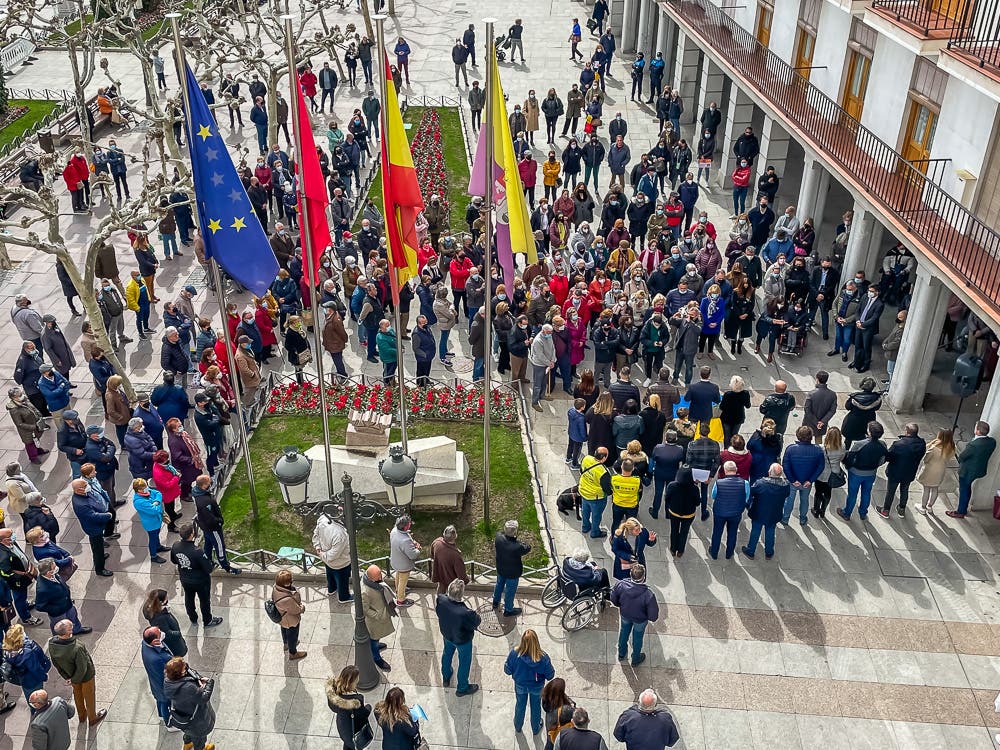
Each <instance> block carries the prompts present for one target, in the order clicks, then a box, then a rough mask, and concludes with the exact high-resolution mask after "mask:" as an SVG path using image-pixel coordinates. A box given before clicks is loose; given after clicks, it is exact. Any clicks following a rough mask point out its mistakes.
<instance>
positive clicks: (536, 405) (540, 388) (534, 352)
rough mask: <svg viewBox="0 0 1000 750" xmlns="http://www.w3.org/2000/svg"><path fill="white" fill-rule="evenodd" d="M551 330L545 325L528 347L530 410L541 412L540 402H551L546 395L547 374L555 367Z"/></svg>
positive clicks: (550, 397)
mask: <svg viewBox="0 0 1000 750" xmlns="http://www.w3.org/2000/svg"><path fill="white" fill-rule="evenodd" d="M552 331H553V328H552V326H551V325H550V324H548V323H546V324H545V325H543V326H542V328H541V331H540V332H539V334H538V335H537V336H535V337H534V338H533V339H532V341H531V345H530V346H529V347H528V362H529V363H531V408H532V409H534V410H535V411H542V407H541V401H542V400H543V399H544V400H545V401H551V400H552V396H550V395H548V394H547V393H546V384H547V382H548V373H549V371H550V370H552V369H553V368H554V367H555V365H556V348H555V342H553V340H552Z"/></svg>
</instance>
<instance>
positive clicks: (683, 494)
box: [664, 466, 701, 558]
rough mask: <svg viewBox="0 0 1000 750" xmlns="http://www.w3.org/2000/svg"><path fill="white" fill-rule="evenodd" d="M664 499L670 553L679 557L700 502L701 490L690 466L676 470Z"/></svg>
mask: <svg viewBox="0 0 1000 750" xmlns="http://www.w3.org/2000/svg"><path fill="white" fill-rule="evenodd" d="M664 501H665V503H666V507H667V515H668V516H669V517H670V554H671V556H673V557H677V558H680V557H683V555H684V547H685V546H686V545H687V538H688V532H689V531H690V530H691V523H692V522H693V521H694V516H695V513H697V511H698V506H699V505H700V504H701V492H700V490H699V489H698V485H697V484H695V481H694V478H693V477H692V475H691V468H690V467H688V466H681V468H680V469H678V470H677V477H676V478H675V479H674V481H672V482H671V483H670V484H668V485H667V489H666V492H665V493H664Z"/></svg>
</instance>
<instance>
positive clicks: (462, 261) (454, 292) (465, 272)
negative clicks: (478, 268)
mask: <svg viewBox="0 0 1000 750" xmlns="http://www.w3.org/2000/svg"><path fill="white" fill-rule="evenodd" d="M471 271H472V260H470V259H469V258H467V257H466V256H465V250H464V249H463V250H459V251H458V255H456V256H455V257H454V258H452V260H451V264H450V265H449V266H448V273H449V274H450V277H451V296H452V298H453V299H454V301H455V311H456V312H457V311H458V306H459V303H461V305H462V307H463V308H464V309H465V316H466V317H469V303H468V301H467V300H466V299H465V282H467V281H468V280H469V273H471Z"/></svg>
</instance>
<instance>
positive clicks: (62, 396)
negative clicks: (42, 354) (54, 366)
mask: <svg viewBox="0 0 1000 750" xmlns="http://www.w3.org/2000/svg"><path fill="white" fill-rule="evenodd" d="M52 375H53V376H54V377H53V378H52V379H51V380H49V379H48V378H47V377H45V376H44V375H43V376H42V377H40V378H39V379H38V390H39V391H40V392H41V394H42V396H44V397H45V405H46V406H48V407H49V410H50V411H55V410H56V409H65V408H66V407H67V406H69V381H68V380H66V378H65V377H63V375H62V373H60V372H57V371H56V370H53V371H52Z"/></svg>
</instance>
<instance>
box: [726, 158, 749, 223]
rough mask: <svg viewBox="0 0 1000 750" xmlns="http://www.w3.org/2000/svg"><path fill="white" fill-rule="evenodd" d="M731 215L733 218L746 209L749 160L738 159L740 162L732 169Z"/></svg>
mask: <svg viewBox="0 0 1000 750" xmlns="http://www.w3.org/2000/svg"><path fill="white" fill-rule="evenodd" d="M732 179H733V215H732V216H730V217H729V218H730V219H735V218H736V217H737V216H739V215H740V214H743V213H746V210H747V192H748V191H749V189H750V162H748V161H747V160H746V159H740V163H739V164H738V165H737V167H736V169H734V170H733V177H732Z"/></svg>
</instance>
